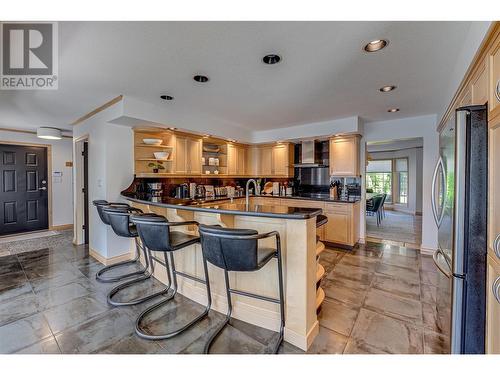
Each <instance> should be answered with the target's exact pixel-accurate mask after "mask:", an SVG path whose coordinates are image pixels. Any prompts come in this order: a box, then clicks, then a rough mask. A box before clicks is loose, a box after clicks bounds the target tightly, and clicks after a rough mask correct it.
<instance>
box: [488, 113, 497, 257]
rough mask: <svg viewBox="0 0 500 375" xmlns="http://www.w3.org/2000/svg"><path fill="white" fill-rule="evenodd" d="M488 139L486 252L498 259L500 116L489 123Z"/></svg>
mask: <svg viewBox="0 0 500 375" xmlns="http://www.w3.org/2000/svg"><path fill="white" fill-rule="evenodd" d="M488 141H489V148H488V154H489V156H488V164H489V167H488V169H489V171H488V253H489V254H490V255H491V256H493V257H497V259H499V261H500V258H498V256H500V116H497V117H496V118H495V119H494V120H493V121H490V123H489V139H488ZM497 254H498V255H497Z"/></svg>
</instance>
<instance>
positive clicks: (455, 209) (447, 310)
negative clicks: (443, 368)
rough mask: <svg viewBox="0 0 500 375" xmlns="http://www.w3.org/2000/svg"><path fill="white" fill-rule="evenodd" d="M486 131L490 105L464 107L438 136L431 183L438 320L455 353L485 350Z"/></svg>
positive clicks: (439, 328) (451, 350)
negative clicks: (435, 236) (437, 270)
mask: <svg viewBox="0 0 500 375" xmlns="http://www.w3.org/2000/svg"><path fill="white" fill-rule="evenodd" d="M487 157H488V131H487V109H486V106H470V107H462V108H459V109H457V110H456V111H455V115H454V116H452V118H451V120H450V121H449V122H448V123H447V124H446V126H445V127H444V129H443V130H442V131H441V134H440V136H439V159H438V162H437V164H436V168H435V170H434V177H433V183H432V209H433V214H434V219H435V221H436V225H437V226H438V233H439V235H438V243H439V246H438V249H437V251H436V252H435V253H434V257H433V258H434V263H435V264H436V266H437V268H438V269H439V271H440V272H439V273H438V275H439V277H437V279H435V280H434V281H435V283H436V311H435V313H436V325H437V328H438V330H440V331H441V332H442V333H443V334H444V335H447V336H448V337H449V338H450V341H449V343H450V352H451V353H453V354H462V353H464V354H472V353H484V345H485V342H484V340H485V320H486V254H487V242H486V239H487V236H486V234H487V232H486V231H487V225H486V221H487V188H488V173H487V171H488V160H487Z"/></svg>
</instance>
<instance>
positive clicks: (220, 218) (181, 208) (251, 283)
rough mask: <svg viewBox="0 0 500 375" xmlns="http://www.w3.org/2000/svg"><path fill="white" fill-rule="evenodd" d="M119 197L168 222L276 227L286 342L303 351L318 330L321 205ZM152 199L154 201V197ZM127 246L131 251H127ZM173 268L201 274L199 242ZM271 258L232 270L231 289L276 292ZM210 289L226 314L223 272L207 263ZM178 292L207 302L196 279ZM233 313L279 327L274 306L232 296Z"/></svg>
mask: <svg viewBox="0 0 500 375" xmlns="http://www.w3.org/2000/svg"><path fill="white" fill-rule="evenodd" d="M122 196H123V197H124V198H125V199H127V200H128V201H130V203H131V205H133V206H134V207H136V208H139V209H141V210H143V211H144V212H151V213H156V214H160V215H163V216H165V217H167V219H168V220H169V221H177V222H179V221H188V220H195V221H197V222H199V223H201V224H208V225H221V226H223V227H229V228H246V229H255V230H257V231H258V232H259V233H266V232H270V231H274V230H275V231H278V232H279V233H280V236H281V245H282V256H283V280H284V286H285V316H286V318H285V319H286V321H285V336H284V339H285V341H287V342H289V343H291V344H293V345H295V346H297V347H299V348H301V349H304V350H306V349H307V348H308V347H309V346H310V344H311V343H312V341H313V340H314V338H315V337H316V335H317V334H318V331H319V323H318V319H317V315H316V308H317V290H316V282H317V262H316V247H317V243H316V216H317V215H319V214H320V213H321V212H322V210H321V209H320V208H307V207H293V206H279V205H258V204H253V203H251V204H249V206H248V207H247V206H246V205H245V203H244V200H241V199H237V200H234V201H233V202H231V201H227V200H226V201H220V202H217V201H214V202H206V201H204V202H199V201H195V200H176V199H172V198H160V199H156V201H152V200H151V199H146V197H144V196H140V195H136V194H134V193H131V192H123V193H122ZM153 200H154V199H153ZM172 230H179V231H183V232H185V233H190V234H197V233H196V232H197V229H196V226H188V227H178V228H175V229H172ZM259 245H260V246H268V247H275V242H274V239H272V238H270V239H265V240H261V241H260V242H259ZM132 246H133V245H131V251H132ZM174 256H175V262H176V267H177V269H178V270H180V271H183V272H186V273H190V274H192V275H196V276H198V277H201V278H203V266H202V254H201V246H200V244H194V245H191V246H189V247H187V248H185V249H183V250H180V251H177V252H175V253H174ZM277 275H278V272H277V264H276V260H274V259H273V260H271V261H270V263H269V264H268V265H266V266H265V267H263V268H262V269H260V270H259V271H257V272H248V273H245V272H237V273H235V272H231V273H230V282H231V285H232V287H234V288H236V289H239V290H248V291H251V292H252V293H257V294H261V295H265V296H269V297H276V296H277V295H278V276H277ZM154 276H155V277H156V278H157V279H158V280H160V281H161V282H163V283H166V281H167V275H166V272H165V269H164V268H163V267H156V269H155V272H154ZM209 276H210V285H211V289H212V301H213V302H212V308H213V309H215V310H217V311H219V312H221V313H223V314H225V313H226V311H227V303H226V296H225V287H224V276H223V271H222V270H220V269H218V268H216V267H213V266H212V265H209ZM178 280H179V292H180V293H181V294H182V295H184V296H185V297H187V298H190V299H192V300H194V301H196V302H198V303H201V304H205V303H206V292H205V288H204V285H202V284H201V283H198V282H195V281H192V280H188V279H185V278H179V279H178ZM232 301H233V307H234V310H233V317H234V318H237V319H241V320H243V321H246V322H248V323H251V324H255V325H257V326H260V327H264V328H267V329H271V330H274V331H278V329H279V308H278V306H277V305H276V304H273V303H269V302H266V301H261V300H255V299H251V298H247V297H244V296H240V295H233V296H232Z"/></svg>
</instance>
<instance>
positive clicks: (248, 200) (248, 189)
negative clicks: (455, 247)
mask: <svg viewBox="0 0 500 375" xmlns="http://www.w3.org/2000/svg"><path fill="white" fill-rule="evenodd" d="M250 183H253V188H254V189H255V191H257V182H256V181H255V180H254V179H253V178H251V179H250V180H248V181H247V186H246V189H245V190H246V193H245V195H246V204H247V208H248V207H249V204H250Z"/></svg>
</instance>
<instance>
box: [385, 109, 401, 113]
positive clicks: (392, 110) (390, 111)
mask: <svg viewBox="0 0 500 375" xmlns="http://www.w3.org/2000/svg"><path fill="white" fill-rule="evenodd" d="M387 112H389V113H394V112H399V108H391V109H388V110H387Z"/></svg>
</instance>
